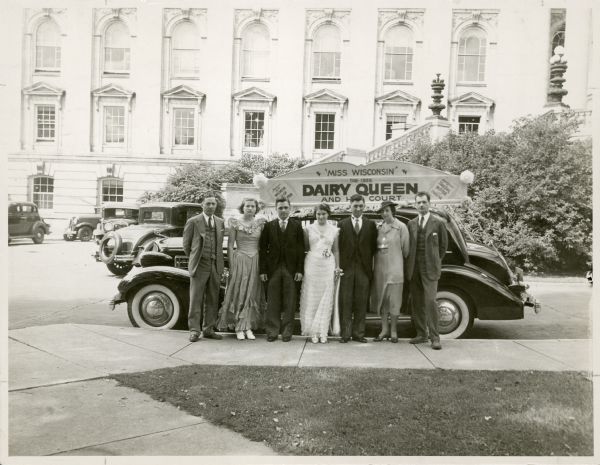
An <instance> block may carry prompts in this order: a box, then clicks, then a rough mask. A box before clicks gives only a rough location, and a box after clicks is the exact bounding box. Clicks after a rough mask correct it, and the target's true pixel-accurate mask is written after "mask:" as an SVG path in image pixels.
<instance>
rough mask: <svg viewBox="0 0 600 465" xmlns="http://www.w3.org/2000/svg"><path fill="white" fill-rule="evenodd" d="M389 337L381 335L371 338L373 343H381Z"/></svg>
mask: <svg viewBox="0 0 600 465" xmlns="http://www.w3.org/2000/svg"><path fill="white" fill-rule="evenodd" d="M389 338H390V337H389V336H382V335H381V334H379V335H378V336H377V337H374V338H373V342H381V341H383V340H385V339H389Z"/></svg>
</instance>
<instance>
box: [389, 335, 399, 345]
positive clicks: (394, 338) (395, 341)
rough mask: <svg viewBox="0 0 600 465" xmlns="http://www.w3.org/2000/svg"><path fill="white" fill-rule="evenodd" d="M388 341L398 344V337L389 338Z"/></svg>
mask: <svg viewBox="0 0 600 465" xmlns="http://www.w3.org/2000/svg"><path fill="white" fill-rule="evenodd" d="M389 340H390V341H392V342H393V343H394V344H396V343H397V342H398V336H392V337H391V338H389Z"/></svg>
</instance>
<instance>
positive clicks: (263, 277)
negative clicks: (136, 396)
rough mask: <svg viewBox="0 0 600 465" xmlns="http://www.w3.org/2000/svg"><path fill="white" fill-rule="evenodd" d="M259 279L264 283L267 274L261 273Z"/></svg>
mask: <svg viewBox="0 0 600 465" xmlns="http://www.w3.org/2000/svg"><path fill="white" fill-rule="evenodd" d="M260 280H261V281H262V282H263V283H266V282H267V280H268V278H267V275H266V274H261V275H260Z"/></svg>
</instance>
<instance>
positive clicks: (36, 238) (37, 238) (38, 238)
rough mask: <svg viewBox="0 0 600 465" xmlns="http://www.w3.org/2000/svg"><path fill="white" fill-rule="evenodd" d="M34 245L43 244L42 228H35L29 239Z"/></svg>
mask: <svg viewBox="0 0 600 465" xmlns="http://www.w3.org/2000/svg"><path fill="white" fill-rule="evenodd" d="M31 239H32V240H33V242H34V243H35V244H41V243H42V242H44V229H43V228H40V227H38V228H35V230H34V231H33V237H32V238H31Z"/></svg>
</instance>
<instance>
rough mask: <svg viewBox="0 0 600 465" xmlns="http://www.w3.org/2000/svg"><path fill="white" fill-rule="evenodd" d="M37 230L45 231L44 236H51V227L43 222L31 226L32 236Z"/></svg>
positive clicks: (39, 221)
mask: <svg viewBox="0 0 600 465" xmlns="http://www.w3.org/2000/svg"><path fill="white" fill-rule="evenodd" d="M37 228H42V229H43V230H44V234H46V235H47V234H50V225H48V224H46V223H45V222H44V221H43V220H38V221H36V222H35V223H33V225H32V226H31V231H30V232H31V234H33V231H35V230H36V229H37Z"/></svg>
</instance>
